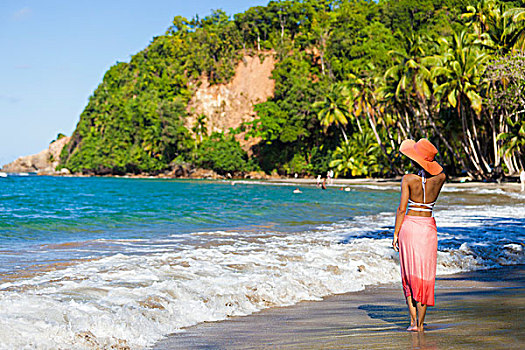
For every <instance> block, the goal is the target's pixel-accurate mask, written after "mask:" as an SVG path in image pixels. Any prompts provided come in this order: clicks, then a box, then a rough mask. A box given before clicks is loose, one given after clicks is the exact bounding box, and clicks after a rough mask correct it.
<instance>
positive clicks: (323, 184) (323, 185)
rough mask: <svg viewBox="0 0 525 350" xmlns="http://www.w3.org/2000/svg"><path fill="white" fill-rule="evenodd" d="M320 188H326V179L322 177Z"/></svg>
mask: <svg viewBox="0 0 525 350" xmlns="http://www.w3.org/2000/svg"><path fill="white" fill-rule="evenodd" d="M321 188H322V189H323V190H326V179H323V183H321Z"/></svg>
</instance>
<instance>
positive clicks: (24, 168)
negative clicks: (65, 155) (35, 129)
mask: <svg viewBox="0 0 525 350" xmlns="http://www.w3.org/2000/svg"><path fill="white" fill-rule="evenodd" d="M69 140H70V137H62V138H60V139H58V140H56V141H54V142H52V143H51V144H50V145H49V148H48V149H45V150H43V151H42V152H40V153H37V154H33V155H31V156H23V157H20V158H18V159H16V160H15V161H13V162H11V163H9V164H6V165H4V166H3V167H2V169H1V171H3V172H6V173H33V172H36V173H38V174H42V175H57V174H62V175H66V174H68V173H69V171H68V170H67V169H62V170H63V171H62V170H61V171H60V172H57V171H56V170H55V169H56V167H57V166H58V164H59V163H60V153H61V152H62V148H64V146H65V145H66V144H67V143H68V142H69Z"/></svg>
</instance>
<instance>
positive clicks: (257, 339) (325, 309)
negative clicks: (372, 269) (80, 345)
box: [154, 265, 525, 350]
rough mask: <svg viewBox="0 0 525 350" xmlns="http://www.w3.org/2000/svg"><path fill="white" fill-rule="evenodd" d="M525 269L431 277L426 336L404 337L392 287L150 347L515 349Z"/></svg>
mask: <svg viewBox="0 0 525 350" xmlns="http://www.w3.org/2000/svg"><path fill="white" fill-rule="evenodd" d="M524 292H525V266H523V265H519V266H514V267H504V268H500V269H495V270H485V271H475V272H468V273H462V274H456V275H448V276H438V278H437V281H436V306H435V307H432V308H429V311H428V314H427V318H426V331H425V332H424V333H412V332H407V331H405V328H406V327H407V325H408V315H407V311H406V306H405V301H404V298H403V295H402V291H401V285H400V284H397V283H395V284H387V285H380V286H374V287H370V288H367V289H365V290H364V291H360V292H355V293H346V294H341V295H334V296H330V297H327V298H325V299H324V300H323V301H318V302H301V303H299V304H297V305H294V306H290V307H282V308H273V309H267V310H263V311H261V312H259V313H256V314H253V315H250V316H246V317H232V318H230V319H228V320H226V321H221V322H211V323H204V324H200V325H197V326H194V327H190V328H188V329H186V330H185V331H184V332H182V333H178V334H173V335H171V336H169V337H168V338H166V339H164V340H162V341H160V342H159V343H157V344H156V346H155V347H154V349H157V350H167V349H523V346H524V344H525V331H524V328H525V327H524V326H525V321H524V319H523V311H524V310H525V293H524Z"/></svg>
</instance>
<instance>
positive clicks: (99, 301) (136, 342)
mask: <svg viewBox="0 0 525 350" xmlns="http://www.w3.org/2000/svg"><path fill="white" fill-rule="evenodd" d="M294 187H295V186H294ZM294 187H291V186H283V185H280V186H278V185H269V184H266V185H264V184H256V183H253V184H252V183H249V182H244V181H243V182H237V183H236V184H235V185H232V182H228V181H224V182H218V181H215V182H209V181H180V180H156V179H117V178H50V177H49V178H48V177H24V178H21V177H19V178H17V177H10V178H7V179H0V252H1V255H0V348H2V349H3V348H6V349H7V348H9V349H11V348H22V347H24V346H29V347H36V348H43V349H48V348H49V349H53V348H59V347H62V348H71V347H73V348H81V349H84V348H86V349H90V348H97V347H104V346H111V345H115V344H121V345H122V344H126V345H129V346H131V347H132V348H138V349H140V348H143V347H146V346H150V345H152V344H154V342H155V341H157V340H158V339H160V338H161V337H162V336H164V335H166V334H169V333H172V332H175V331H178V330H180V329H181V328H182V327H187V326H189V325H192V324H196V323H199V322H204V321H211V320H219V319H224V318H226V317H228V316H231V315H246V314H250V313H252V312H254V311H257V310H260V309H262V308H266V307H272V306H282V305H290V304H294V303H296V302H298V301H300V300H315V299H319V298H321V297H323V296H325V295H328V294H334V293H343V292H348V291H354V290H360V289H363V288H364V286H366V285H372V284H377V283H381V282H389V281H395V280H397V279H398V278H399V272H398V260H397V259H398V258H397V254H395V253H394V252H393V250H392V249H391V246H390V243H391V235H392V230H393V224H394V217H393V209H395V207H396V205H397V202H398V199H399V193H398V189H397V188H390V187H374V186H351V191H339V190H337V189H329V190H327V191H322V190H320V189H318V188H315V187H308V186H302V187H301V190H302V193H300V194H293V193H292V190H293V189H294ZM436 220H437V222H438V239H439V243H438V249H439V252H438V273H440V274H446V273H453V272H458V271H466V270H472V269H483V268H488V267H497V266H501V265H508V264H519V263H524V262H525V258H524V253H523V242H524V237H525V235H524V230H523V227H525V196H522V195H520V194H518V193H507V192H503V191H501V190H481V191H479V190H478V191H474V190H463V189H456V188H454V187H453V186H446V187H445V189H444V192H443V193H442V195H441V198H440V200H439V201H438V204H437V205H436ZM50 334H52V336H50ZM86 339H87V340H86ZM29 342H31V343H29Z"/></svg>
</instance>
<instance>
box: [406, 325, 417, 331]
mask: <svg viewBox="0 0 525 350" xmlns="http://www.w3.org/2000/svg"><path fill="white" fill-rule="evenodd" d="M407 331H409V332H419V329H418V328H417V327H416V326H412V325H410V327H408V328H407Z"/></svg>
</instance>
